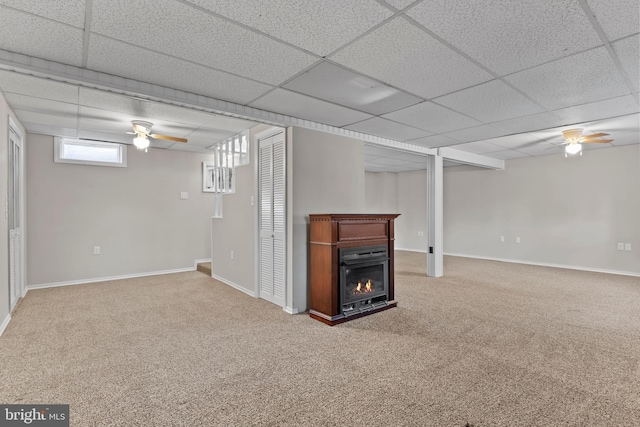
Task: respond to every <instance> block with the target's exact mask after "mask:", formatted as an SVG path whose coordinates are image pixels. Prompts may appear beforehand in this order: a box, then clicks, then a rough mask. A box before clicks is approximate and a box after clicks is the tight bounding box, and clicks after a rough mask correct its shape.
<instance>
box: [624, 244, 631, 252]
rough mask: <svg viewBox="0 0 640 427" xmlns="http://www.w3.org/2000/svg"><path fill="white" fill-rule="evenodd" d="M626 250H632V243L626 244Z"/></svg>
mask: <svg viewBox="0 0 640 427" xmlns="http://www.w3.org/2000/svg"><path fill="white" fill-rule="evenodd" d="M624 250H625V251H630V250H631V243H625V244H624Z"/></svg>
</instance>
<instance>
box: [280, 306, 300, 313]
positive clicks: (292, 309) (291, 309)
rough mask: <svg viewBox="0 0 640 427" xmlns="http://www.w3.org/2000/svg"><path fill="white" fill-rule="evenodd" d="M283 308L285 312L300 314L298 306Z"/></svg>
mask: <svg viewBox="0 0 640 427" xmlns="http://www.w3.org/2000/svg"><path fill="white" fill-rule="evenodd" d="M282 310H283V311H284V312H285V313H289V314H298V313H299V312H300V311H299V310H298V309H297V308H291V307H284V308H283V309H282Z"/></svg>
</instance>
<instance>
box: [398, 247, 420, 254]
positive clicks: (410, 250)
mask: <svg viewBox="0 0 640 427" xmlns="http://www.w3.org/2000/svg"><path fill="white" fill-rule="evenodd" d="M393 249H394V250H396V251H405V252H418V253H421V254H426V253H427V250H426V249H424V250H422V249H402V248H393Z"/></svg>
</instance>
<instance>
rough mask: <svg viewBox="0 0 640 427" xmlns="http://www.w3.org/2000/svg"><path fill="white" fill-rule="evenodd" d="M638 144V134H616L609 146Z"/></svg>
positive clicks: (639, 135)
mask: <svg viewBox="0 0 640 427" xmlns="http://www.w3.org/2000/svg"><path fill="white" fill-rule="evenodd" d="M631 144H640V132H627V133H617V134H616V135H615V139H614V140H613V142H612V143H611V145H615V146H619V145H631Z"/></svg>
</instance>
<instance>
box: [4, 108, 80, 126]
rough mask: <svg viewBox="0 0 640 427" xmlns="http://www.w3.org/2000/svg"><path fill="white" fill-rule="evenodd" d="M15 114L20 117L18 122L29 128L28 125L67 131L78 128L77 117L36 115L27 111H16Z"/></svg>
mask: <svg viewBox="0 0 640 427" xmlns="http://www.w3.org/2000/svg"><path fill="white" fill-rule="evenodd" d="M15 113H16V116H18V120H20V121H21V122H22V123H23V124H24V125H25V127H27V125H26V124H27V123H38V124H42V125H47V126H55V127H59V128H66V129H75V128H76V127H77V126H78V118H77V117H76V116H55V115H53V114H43V113H35V112H33V111H25V110H15ZM27 130H28V129H27Z"/></svg>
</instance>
